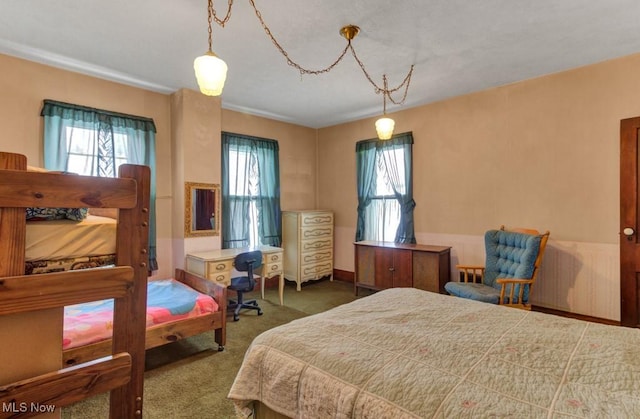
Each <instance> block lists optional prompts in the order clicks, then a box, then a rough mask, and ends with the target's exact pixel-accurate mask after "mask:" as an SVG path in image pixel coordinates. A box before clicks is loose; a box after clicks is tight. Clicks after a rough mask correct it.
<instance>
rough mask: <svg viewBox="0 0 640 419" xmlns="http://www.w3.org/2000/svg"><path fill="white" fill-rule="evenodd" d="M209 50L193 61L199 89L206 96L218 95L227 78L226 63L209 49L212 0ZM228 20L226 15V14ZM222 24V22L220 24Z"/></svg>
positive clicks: (210, 5) (210, 3)
mask: <svg viewBox="0 0 640 419" xmlns="http://www.w3.org/2000/svg"><path fill="white" fill-rule="evenodd" d="M207 14H208V22H209V50H208V51H207V52H206V53H205V54H204V55H201V56H200V57H198V58H196V59H195V60H194V61H193V69H194V70H195V72H196V80H197V81H198V87H200V91H201V92H202V93H203V94H205V95H207V96H220V95H221V94H222V89H223V88H224V82H225V80H226V79H227V64H226V63H225V62H224V61H222V60H221V59H220V58H218V56H217V55H216V54H215V53H214V52H213V50H212V49H211V20H212V17H213V15H214V10H213V0H208V7H207ZM227 20H228V16H227ZM222 25H223V26H224V24H222Z"/></svg>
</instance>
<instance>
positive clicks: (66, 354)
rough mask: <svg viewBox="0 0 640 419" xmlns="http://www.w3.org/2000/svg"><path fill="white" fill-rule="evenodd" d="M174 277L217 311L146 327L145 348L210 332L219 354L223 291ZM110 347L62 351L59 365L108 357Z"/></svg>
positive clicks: (199, 281) (204, 282)
mask: <svg viewBox="0 0 640 419" xmlns="http://www.w3.org/2000/svg"><path fill="white" fill-rule="evenodd" d="M174 278H175V279H176V280H177V281H180V282H182V283H184V284H186V285H188V286H189V287H191V288H193V289H195V290H196V291H199V292H201V293H203V294H207V295H210V296H211V297H213V299H214V300H216V302H217V303H218V306H219V311H216V312H215V313H208V314H205V315H202V316H198V317H192V318H188V319H182V320H176V321H172V322H167V323H162V324H158V325H154V326H151V327H148V328H147V330H146V339H145V349H151V348H155V347H158V346H162V345H165V344H167V343H171V342H176V341H178V340H181V339H184V338H188V337H189V336H194V335H198V334H200V333H204V332H207V331H209V330H214V331H215V341H216V343H217V344H218V350H219V351H223V350H224V345H225V343H226V306H227V304H226V301H227V288H226V287H224V286H221V285H218V284H215V283H213V282H211V281H207V280H206V279H204V278H201V277H199V276H196V275H193V274H191V273H189V272H185V271H183V270H181V269H176V274H175V277H174ZM111 345H112V342H111V339H108V340H103V341H100V342H97V343H93V344H90V345H84V346H79V347H76V348H70V349H67V350H65V351H63V352H62V362H63V365H65V366H71V365H76V364H79V363H82V362H86V361H90V360H92V359H96V358H99V357H102V356H105V355H109V354H110V353H111Z"/></svg>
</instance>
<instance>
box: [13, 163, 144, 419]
mask: <svg viewBox="0 0 640 419" xmlns="http://www.w3.org/2000/svg"><path fill="white" fill-rule="evenodd" d="M0 169H2V170H0V242H1V243H2V245H3V247H4V248H5V250H4V251H2V252H0V316H3V317H4V316H5V315H11V316H14V315H18V316H19V315H22V314H25V313H29V314H30V313H34V312H37V311H39V310H49V311H45V313H52V314H53V316H58V317H59V318H60V320H62V307H64V306H66V305H71V304H77V303H81V302H88V301H97V300H102V299H106V298H114V299H115V300H114V301H115V304H114V320H113V329H114V332H113V351H112V355H110V356H107V357H103V358H100V359H96V360H93V361H89V362H85V363H82V364H79V365H74V366H72V367H67V368H54V369H52V370H51V369H48V370H46V371H44V372H43V371H41V370H42V367H41V368H40V371H39V372H37V373H35V374H32V375H35V376H29V377H18V378H17V379H15V377H14V379H13V380H12V381H13V382H11V383H8V384H5V383H0V407H1V408H0V418H3V417H12V418H13V417H30V416H34V415H36V414H39V413H42V412H43V411H45V410H40V411H37V410H38V409H39V408H46V407H47V406H53V407H55V408H56V409H57V408H59V407H63V406H66V405H69V404H71V403H75V402H77V401H79V400H82V399H85V398H87V397H90V396H92V395H94V394H98V393H102V392H106V391H111V394H110V409H109V411H110V417H111V418H139V417H142V400H143V397H142V395H143V382H144V355H145V320H146V319H145V313H146V290H147V275H148V272H147V262H146V261H147V246H148V223H149V203H150V200H149V199H150V198H149V185H150V172H149V168H148V167H146V166H137V165H123V166H121V167H120V174H119V178H116V179H105V178H93V177H88V176H68V175H62V174H50V173H34V172H27V171H26V158H25V157H24V156H21V155H18V154H13V153H0ZM4 169H9V170H4ZM36 206H39V207H68V208H81V207H104V208H119V209H120V210H119V217H118V226H117V244H116V265H117V266H116V267H112V268H97V269H87V270H78V271H69V272H57V273H49V274H39V275H27V276H25V275H23V274H24V267H25V255H24V251H25V237H26V234H25V230H26V221H25V211H24V208H25V207H36ZM60 323H61V322H60ZM5 324H6V323H5ZM0 326H1V324H0ZM3 344H5V345H7V344H10V342H3ZM16 350H18V351H19V350H20V348H16ZM59 351H60V353H59V357H58V359H59V360H60V361H59V364H58V367H59V366H60V364H61V363H62V362H61V359H62V344H61V342H60V346H59ZM55 355H58V354H57V353H56V354H55ZM3 361H5V360H3ZM49 365H50V363H49ZM25 370H28V368H25ZM18 371H20V370H19V369H18ZM14 375H15V374H14ZM23 407H24V409H23ZM57 412H58V414H59V410H57ZM53 417H55V416H53Z"/></svg>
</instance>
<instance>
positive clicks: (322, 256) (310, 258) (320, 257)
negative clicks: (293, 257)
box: [300, 249, 333, 265]
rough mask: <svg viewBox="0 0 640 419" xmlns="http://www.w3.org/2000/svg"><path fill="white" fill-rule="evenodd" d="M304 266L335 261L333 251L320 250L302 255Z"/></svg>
mask: <svg viewBox="0 0 640 419" xmlns="http://www.w3.org/2000/svg"><path fill="white" fill-rule="evenodd" d="M300 259H301V262H302V264H303V265H311V264H314V263H316V264H317V263H318V262H323V261H330V262H331V261H333V249H327V250H318V251H315V252H309V253H303V254H302V255H300Z"/></svg>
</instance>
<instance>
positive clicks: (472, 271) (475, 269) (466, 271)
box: [456, 265, 484, 283]
mask: <svg viewBox="0 0 640 419" xmlns="http://www.w3.org/2000/svg"><path fill="white" fill-rule="evenodd" d="M456 269H458V270H459V271H461V272H462V273H463V275H462V280H463V281H462V282H474V283H477V282H482V277H483V276H484V266H482V265H456ZM470 279H471V281H470Z"/></svg>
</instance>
